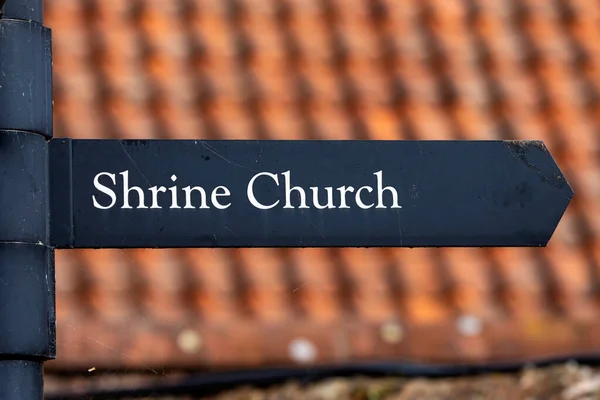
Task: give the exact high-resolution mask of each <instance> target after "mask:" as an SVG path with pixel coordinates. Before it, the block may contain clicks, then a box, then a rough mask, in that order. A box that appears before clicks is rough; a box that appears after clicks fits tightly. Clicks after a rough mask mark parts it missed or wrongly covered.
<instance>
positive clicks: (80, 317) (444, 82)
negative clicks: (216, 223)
mask: <svg viewBox="0 0 600 400" xmlns="http://www.w3.org/2000/svg"><path fill="white" fill-rule="evenodd" d="M45 16H46V20H45V24H46V25H47V26H49V27H50V28H52V30H53V38H54V41H53V43H54V93H55V104H54V110H55V134H56V136H57V137H73V138H178V139H190V138H208V139H210V138H223V139H244V138H258V139H299V138H311V139H366V138H368V139H399V140H400V139H541V140H543V141H545V143H546V145H547V146H548V148H549V149H550V151H551V152H552V154H553V155H554V156H555V158H556V160H557V162H558V164H559V165H560V166H561V168H562V169H563V171H564V172H565V174H566V176H567V178H568V179H569V181H570V183H571V184H572V186H573V189H574V191H575V193H576V195H575V198H574V200H573V201H572V203H571V205H570V207H569V210H568V211H567V214H566V215H565V217H564V219H563V220H562V222H561V223H560V225H559V227H558V229H557V231H556V232H555V235H554V237H553V239H552V240H551V242H550V245H549V246H548V247H547V248H544V249H485V250H484V249H412V250H410V249H387V250H384V249H352V250H349V249H303V250H299V249H294V250H271V249H252V250H249V249H239V250H234V249H231V250H223V249H198V250H161V251H158V250H130V251H124V250H82V251H58V252H57V286H56V295H57V317H58V327H57V328H58V360H56V361H53V362H50V363H48V367H47V368H48V369H52V368H79V367H83V368H88V367H89V366H96V367H102V366H105V367H111V368H113V367H118V366H124V367H128V368H156V367H157V366H163V365H165V366H167V365H171V366H177V365H187V366H208V367H224V366H232V365H257V364H268V363H271V364H272V363H287V362H307V361H316V362H324V361H336V360H337V361H340V360H345V359H348V358H350V357H352V358H364V357H370V358H373V357H382V358H389V357H403V358H413V359H417V360H446V361H471V360H486V359H490V358H494V359H498V358H511V357H529V356H546V355H554V354H560V353H571V352H580V351H592V350H600V334H598V333H600V322H599V321H600V307H599V300H600V297H599V294H598V285H599V284H600V134H599V133H598V132H599V129H600V93H599V90H600V80H599V78H598V77H599V76H600V75H599V72H600V30H598V29H597V27H598V24H599V23H600V6H599V5H598V4H597V3H596V2H592V1H585V0H571V1H566V0H558V1H553V2H547V1H535V0H526V1H522V2H516V1H506V2H505V1H496V0H472V1H457V0H443V1H442V0H427V1H416V0H411V1H404V2H401V3H400V2H393V1H390V0H372V1H366V0H363V1H359V0H351V1H350V0H343V1H342V0H319V1H317V0H279V1H277V0H229V1H219V0H197V1H194V0H187V1H172V0H145V1H133V0H121V1H118V0H102V1H100V0H98V1H93V2H82V1H79V0H48V1H46V2H45Z"/></svg>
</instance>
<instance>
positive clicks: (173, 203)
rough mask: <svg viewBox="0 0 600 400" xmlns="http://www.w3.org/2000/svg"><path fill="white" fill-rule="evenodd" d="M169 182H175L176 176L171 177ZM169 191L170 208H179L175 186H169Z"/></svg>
mask: <svg viewBox="0 0 600 400" xmlns="http://www.w3.org/2000/svg"><path fill="white" fill-rule="evenodd" d="M171 180H172V181H173V182H175V181H176V180H177V176H176V175H171ZM169 190H170V191H171V208H181V207H179V205H178V204H177V186H171V187H170V188H169Z"/></svg>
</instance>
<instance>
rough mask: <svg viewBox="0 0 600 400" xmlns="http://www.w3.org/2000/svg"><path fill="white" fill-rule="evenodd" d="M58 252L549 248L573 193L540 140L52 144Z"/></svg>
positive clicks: (58, 141)
mask: <svg viewBox="0 0 600 400" xmlns="http://www.w3.org/2000/svg"><path fill="white" fill-rule="evenodd" d="M50 150H51V151H50V159H51V174H52V175H51V192H52V193H51V204H52V207H51V208H52V213H51V216H52V221H51V236H52V242H53V244H54V245H56V246H57V247H58V248H73V247H78V248H82V247H83V248H103V247H112V248H128V247H160V248H164V247H363V246H364V247H379V246H393V247H430V246H431V247H438V246H444V247H451V246H461V247H462V246H478V247H479V246H481V247H484V246H545V245H546V243H547V242H548V240H549V239H550V237H551V236H552V233H553V231H554V229H555V227H556V226H557V224H558V222H559V220H560V218H561V216H562V214H563V212H564V211H565V209H566V207H567V205H568V204H569V201H570V200H571V198H572V196H573V192H572V190H571V188H570V186H569V184H568V183H567V181H566V179H565V177H564V176H563V175H562V173H561V171H560V170H559V168H558V167H557V166H556V164H555V162H554V160H553V159H552V157H551V155H550V154H549V153H548V151H547V149H546V147H545V146H544V145H543V143H541V142H517V141H200V140H198V141H177V140H175V141H160V140H129V141H128V140H70V139H54V140H52V141H51V144H50Z"/></svg>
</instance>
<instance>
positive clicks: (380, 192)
mask: <svg viewBox="0 0 600 400" xmlns="http://www.w3.org/2000/svg"><path fill="white" fill-rule="evenodd" d="M374 175H375V176H376V177H377V207H375V208H387V207H386V206H384V205H383V192H384V191H386V190H388V191H389V192H390V193H391V194H392V206H391V207H390V208H402V207H401V206H399V205H398V192H397V191H396V189H394V188H393V187H391V186H386V187H383V188H382V186H383V172H382V171H377V172H375V174H374Z"/></svg>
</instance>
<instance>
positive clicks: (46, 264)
mask: <svg viewBox="0 0 600 400" xmlns="http://www.w3.org/2000/svg"><path fill="white" fill-rule="evenodd" d="M0 8H1V7H0ZM51 70H52V61H51V39H50V31H49V30H48V29H46V28H44V27H43V25H42V7H41V0H19V1H15V0H12V1H8V2H7V3H6V4H5V5H4V7H3V9H2V17H1V19H0V399H6V400H17V399H20V400H22V399H41V398H42V395H43V362H44V361H46V360H49V359H52V358H54V357H55V352H56V350H55V335H56V334H55V314H54V250H53V248H52V246H51V244H50V241H49V236H50V235H49V218H48V216H49V191H48V190H49V179H48V143H49V139H50V137H51V136H52V87H51V82H52V80H51Z"/></svg>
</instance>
